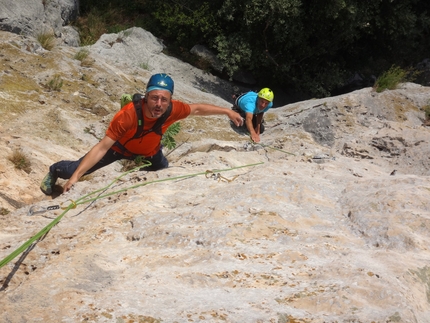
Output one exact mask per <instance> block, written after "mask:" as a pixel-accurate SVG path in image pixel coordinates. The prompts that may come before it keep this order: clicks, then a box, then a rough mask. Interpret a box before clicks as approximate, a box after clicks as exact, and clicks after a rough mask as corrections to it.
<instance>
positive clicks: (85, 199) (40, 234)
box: [0, 162, 264, 268]
mask: <svg viewBox="0 0 430 323" xmlns="http://www.w3.org/2000/svg"><path fill="white" fill-rule="evenodd" d="M261 164H264V162H260V163H255V164H248V165H243V166H237V167H232V168H226V169H218V170H213V171H212V172H214V173H215V172H218V173H220V172H227V171H231V170H234V169H240V168H245V167H252V166H257V165H261ZM149 165H150V163H149V164H146V165H140V166H138V167H135V168H133V169H131V170H129V171H127V172H125V173H123V174H121V175H120V176H119V177H117V178H115V179H114V180H113V181H112V182H111V183H110V184H109V185H107V186H105V187H103V188H101V189H98V190H96V191H94V192H91V193H89V194H87V195H84V196H82V197H81V198H79V199H78V200H76V201H74V202H73V201H72V203H70V205H69V206H68V207H67V208H66V209H65V210H64V212H63V213H61V214H60V215H59V216H58V217H56V218H55V219H54V220H53V221H52V222H51V223H49V224H48V225H47V226H46V227H44V228H43V229H42V230H40V231H39V232H38V233H37V234H36V235H35V236H33V237H32V238H30V239H29V240H28V241H27V242H25V243H24V244H23V245H22V246H20V247H19V248H18V249H16V250H15V251H14V252H12V253H11V254H10V255H9V256H7V257H6V258H4V259H3V260H2V261H0V268H2V267H3V266H5V265H6V264H8V263H9V262H10V261H12V260H13V259H14V258H15V257H17V256H18V255H19V254H21V253H22V252H24V250H26V249H27V248H29V247H30V246H31V245H32V244H33V243H34V242H35V241H37V240H39V239H40V238H41V237H43V236H44V235H45V234H47V233H48V232H49V231H50V230H51V229H52V228H53V227H54V226H55V225H56V224H57V223H58V222H60V220H61V218H62V217H63V216H64V215H65V214H66V213H67V212H68V211H69V210H71V209H74V208H76V206H77V205H80V204H84V203H88V202H92V201H95V200H99V199H102V198H104V197H107V196H111V195H114V194H118V193H121V192H124V191H127V190H129V189H133V188H137V187H140V186H145V185H148V184H152V183H160V182H166V181H172V180H177V179H182V178H188V177H195V176H199V175H205V174H207V171H205V172H199V173H194V174H188V175H181V176H176V177H169V178H164V179H159V180H154V181H151V182H146V183H141V184H137V185H133V186H129V187H126V188H123V189H121V190H117V191H114V192H111V193H107V194H104V195H99V196H97V197H94V198H91V196H92V195H94V194H96V193H98V192H102V191H105V190H106V189H108V188H110V187H111V186H112V185H113V184H114V183H115V182H117V181H118V180H119V179H121V177H124V176H125V175H127V174H129V173H131V172H134V171H136V170H137V169H141V168H142V167H147V166H149Z"/></svg>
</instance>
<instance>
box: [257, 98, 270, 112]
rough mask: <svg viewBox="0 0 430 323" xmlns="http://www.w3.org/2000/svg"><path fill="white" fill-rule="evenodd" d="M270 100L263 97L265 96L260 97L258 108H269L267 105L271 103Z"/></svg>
mask: <svg viewBox="0 0 430 323" xmlns="http://www.w3.org/2000/svg"><path fill="white" fill-rule="evenodd" d="M269 103H270V101H268V100H266V99H263V98H258V100H257V108H258V110H264V109H266V108H267V106H268V105H269Z"/></svg>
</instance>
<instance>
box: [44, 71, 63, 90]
mask: <svg viewBox="0 0 430 323" xmlns="http://www.w3.org/2000/svg"><path fill="white" fill-rule="evenodd" d="M45 87H46V88H47V89H48V90H50V91H58V92H59V91H60V90H61V88H62V87H63V79H62V78H61V76H60V75H58V74H55V75H54V77H53V78H52V79H51V80H50V81H49V82H48V83H47V84H46V85H45Z"/></svg>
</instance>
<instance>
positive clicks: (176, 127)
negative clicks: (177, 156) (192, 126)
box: [161, 122, 181, 149]
mask: <svg viewBox="0 0 430 323" xmlns="http://www.w3.org/2000/svg"><path fill="white" fill-rule="evenodd" d="M180 130H181V124H180V123H179V122H175V123H174V124H172V125H171V126H170V127H169V128H168V129H167V130H166V132H165V133H164V135H163V138H162V139H161V144H162V145H163V146H164V147H166V148H167V149H174V148H175V147H176V141H175V138H174V136H176V135H177V134H178V133H179V131H180Z"/></svg>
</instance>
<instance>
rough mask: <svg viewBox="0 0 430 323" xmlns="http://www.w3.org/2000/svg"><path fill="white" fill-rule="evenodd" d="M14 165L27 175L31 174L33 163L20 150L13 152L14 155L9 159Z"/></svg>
mask: <svg viewBox="0 0 430 323" xmlns="http://www.w3.org/2000/svg"><path fill="white" fill-rule="evenodd" d="M8 159H9V160H10V161H11V162H12V164H14V165H15V168H16V169H21V170H23V171H24V172H26V173H27V174H29V173H30V172H31V162H30V159H28V158H27V156H26V155H25V154H24V153H23V152H22V151H19V150H15V151H13V153H12V154H11V155H10V156H9V158H8Z"/></svg>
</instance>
